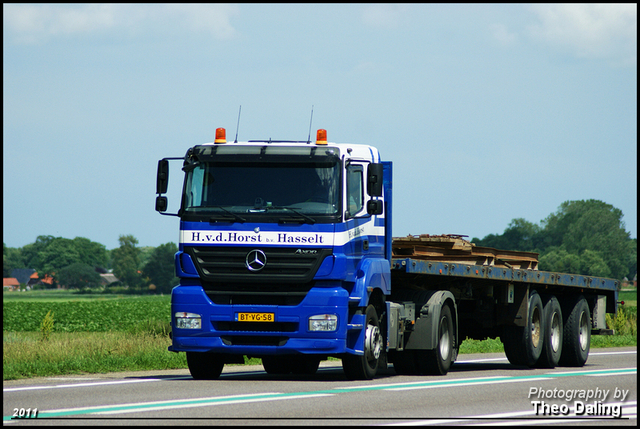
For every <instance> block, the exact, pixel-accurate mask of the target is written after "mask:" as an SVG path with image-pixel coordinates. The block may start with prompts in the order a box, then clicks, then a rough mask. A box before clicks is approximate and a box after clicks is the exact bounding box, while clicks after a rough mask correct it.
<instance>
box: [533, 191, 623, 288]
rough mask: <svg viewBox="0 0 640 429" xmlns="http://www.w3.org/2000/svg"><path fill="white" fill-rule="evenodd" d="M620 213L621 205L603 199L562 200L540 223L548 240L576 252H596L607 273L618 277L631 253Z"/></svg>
mask: <svg viewBox="0 0 640 429" xmlns="http://www.w3.org/2000/svg"><path fill="white" fill-rule="evenodd" d="M622 216H623V214H622V211H621V210H620V209H617V208H615V207H613V206H612V205H610V204H606V203H604V202H602V201H598V200H588V201H565V202H564V203H562V205H561V206H560V208H559V210H558V211H557V212H556V213H554V214H551V215H550V216H549V217H547V219H545V220H544V221H543V224H544V225H545V228H544V230H545V235H546V238H547V242H551V243H553V245H559V246H562V247H564V248H565V249H566V250H567V251H568V252H569V253H573V254H578V255H582V254H583V253H584V251H585V250H591V251H595V252H598V253H599V255H600V257H601V258H602V259H603V260H604V262H605V263H606V265H607V266H608V267H609V270H610V275H611V276H613V277H615V278H620V279H621V278H622V277H624V276H625V275H627V274H628V268H629V265H630V263H631V261H630V258H631V257H632V255H633V242H632V241H631V239H630V236H629V233H628V232H627V231H626V230H625V225H624V222H623V221H622ZM558 242H559V244H558ZM580 274H587V273H586V272H581V273H580Z"/></svg>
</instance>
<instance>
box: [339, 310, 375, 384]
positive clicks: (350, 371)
mask: <svg viewBox="0 0 640 429" xmlns="http://www.w3.org/2000/svg"><path fill="white" fill-rule="evenodd" d="M364 329H365V336H364V353H363V354H362V355H346V356H344V357H343V358H342V368H343V369H344V373H345V375H346V376H347V378H348V379H350V380H371V379H372V378H373V377H374V376H375V375H376V372H377V371H378V362H379V360H380V354H381V353H382V333H381V332H380V323H379V321H378V314H377V313H376V309H375V308H374V307H373V305H369V306H368V307H367V308H366V310H365V326H364Z"/></svg>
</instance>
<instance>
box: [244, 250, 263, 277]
mask: <svg viewBox="0 0 640 429" xmlns="http://www.w3.org/2000/svg"><path fill="white" fill-rule="evenodd" d="M266 264H267V255H265V254H264V252H263V251H262V250H258V249H256V250H252V251H251V252H249V253H247V258H246V259H245V265H246V266H247V268H248V269H249V271H254V272H255V271H260V270H261V269H263V268H264V266H265V265H266Z"/></svg>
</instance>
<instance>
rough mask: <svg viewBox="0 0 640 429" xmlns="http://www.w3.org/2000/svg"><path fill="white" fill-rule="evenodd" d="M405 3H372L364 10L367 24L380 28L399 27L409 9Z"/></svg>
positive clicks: (363, 13)
mask: <svg viewBox="0 0 640 429" xmlns="http://www.w3.org/2000/svg"><path fill="white" fill-rule="evenodd" d="M408 9H409V8H408V6H407V5H404V4H372V5H367V6H366V7H365V8H364V10H363V12H362V20H363V21H364V23H365V24H366V25H369V26H372V27H378V28H397V27H398V26H399V25H400V23H401V21H402V19H403V17H404V15H405V14H406V13H407V11H408Z"/></svg>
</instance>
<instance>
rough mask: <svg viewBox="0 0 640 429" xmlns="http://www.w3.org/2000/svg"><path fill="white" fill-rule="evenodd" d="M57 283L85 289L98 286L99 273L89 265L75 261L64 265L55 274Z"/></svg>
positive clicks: (99, 280) (99, 281)
mask: <svg viewBox="0 0 640 429" xmlns="http://www.w3.org/2000/svg"><path fill="white" fill-rule="evenodd" d="M57 279H58V283H60V284H61V285H62V286H66V287H67V288H73V289H85V288H95V287H98V286H100V283H101V280H102V279H101V277H100V274H98V273H97V272H96V270H95V269H94V268H93V267H91V266H90V265H87V264H84V263H82V262H76V263H73V264H71V265H69V266H66V267H64V268H62V269H60V271H59V272H58V274H57Z"/></svg>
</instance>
